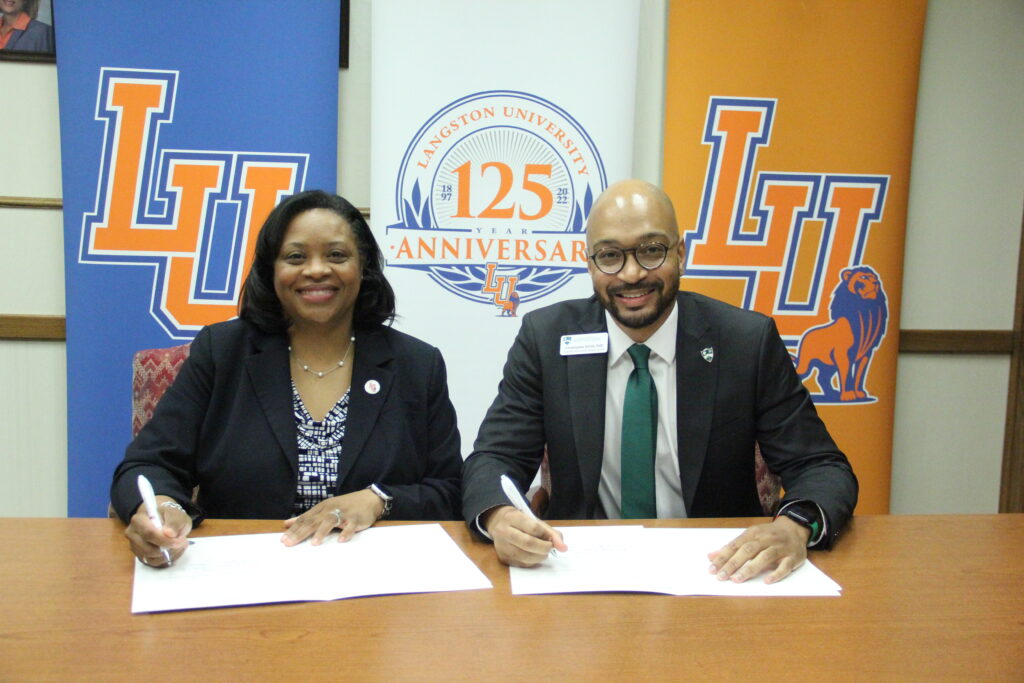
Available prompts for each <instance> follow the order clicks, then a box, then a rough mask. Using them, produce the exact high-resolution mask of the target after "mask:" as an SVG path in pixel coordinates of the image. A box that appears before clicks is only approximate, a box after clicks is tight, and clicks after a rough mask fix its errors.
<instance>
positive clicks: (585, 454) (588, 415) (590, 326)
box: [566, 297, 608, 516]
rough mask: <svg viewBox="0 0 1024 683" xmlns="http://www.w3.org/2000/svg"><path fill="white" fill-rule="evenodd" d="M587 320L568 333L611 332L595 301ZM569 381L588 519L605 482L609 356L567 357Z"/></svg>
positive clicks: (593, 299)
mask: <svg viewBox="0 0 1024 683" xmlns="http://www.w3.org/2000/svg"><path fill="white" fill-rule="evenodd" d="M591 301H592V304H593V305H591V306H590V307H589V308H588V312H587V315H586V317H584V318H583V319H581V320H580V321H579V325H578V329H575V330H573V329H569V330H568V331H567V332H566V333H567V334H588V333H591V332H607V331H608V328H607V327H606V324H605V317H604V309H603V308H602V307H601V305H600V303H598V302H597V299H596V297H595V298H592V299H591ZM566 365H567V373H568V378H569V396H568V400H569V415H570V418H571V419H572V433H573V441H574V443H575V444H576V447H577V452H576V457H577V459H578V461H579V468H580V476H581V477H582V479H583V492H584V497H585V499H586V501H585V502H586V507H587V514H588V516H592V514H593V511H594V507H595V505H596V503H597V489H598V485H599V484H600V481H601V462H602V460H603V459H604V400H605V388H606V386H607V383H608V354H607V353H603V354H602V353H595V354H588V355H581V356H567V357H566Z"/></svg>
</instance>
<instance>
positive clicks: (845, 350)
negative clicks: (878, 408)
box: [796, 266, 889, 401]
mask: <svg viewBox="0 0 1024 683" xmlns="http://www.w3.org/2000/svg"><path fill="white" fill-rule="evenodd" d="M829 313H830V314H831V316H832V322H830V323H828V324H827V325H821V326H819V327H812V328H811V329H809V330H807V332H805V333H804V336H803V338H802V339H801V340H800V350H799V352H798V353H797V362H796V372H797V374H798V375H800V379H807V377H809V376H810V374H811V373H812V372H813V371H814V370H817V371H818V385H819V386H820V387H821V391H822V399H823V400H824V401H835V400H836V399H838V400H839V401H865V400H869V398H870V397H869V396H868V394H867V392H866V391H864V379H865V378H866V377H867V374H868V365H869V364H870V363H871V355H872V354H873V353H874V352H875V349H877V348H878V346H879V344H881V343H882V337H883V336H885V326H886V323H887V322H888V321H889V306H888V304H887V303H886V300H885V292H884V291H882V281H881V280H880V279H879V277H878V273H876V272H875V271H874V270H873V269H871V268H869V267H867V266H855V267H853V268H847V269H845V270H843V271H842V272H841V273H840V280H839V284H838V285H836V288H835V291H834V292H832V303H831V304H830V305H829Z"/></svg>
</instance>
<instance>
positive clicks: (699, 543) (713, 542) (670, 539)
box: [644, 529, 842, 596]
mask: <svg viewBox="0 0 1024 683" xmlns="http://www.w3.org/2000/svg"><path fill="white" fill-rule="evenodd" d="M743 531H744V530H743V529H644V533H645V536H646V540H647V542H648V543H650V544H651V545H652V547H653V548H655V550H652V551H651V552H656V553H658V554H660V556H661V560H660V564H659V565H658V566H659V567H660V568H662V569H664V570H665V571H664V573H663V575H662V577H661V581H663V582H664V583H663V585H664V587H665V590H664V591H659V592H665V593H671V594H673V595H746V596H772V595H778V596H783V595H786V596H839V594H840V591H841V590H842V588H841V587H840V585H839V584H838V583H836V582H835V581H833V580H832V579H830V578H829V577H828V576H827V575H826V574H825V573H824V572H823V571H821V570H820V569H818V568H817V567H815V566H814V565H813V564H811V562H810V560H808V561H806V562H804V563H803V564H802V565H801V566H800V567H799V568H798V569H797V570H796V571H794V572H792V573H790V574H789V576H787V577H786V578H784V579H783V580H782V581H778V582H776V583H765V582H764V577H765V576H767V575H768V574H767V572H766V573H763V574H761V575H759V576H755V577H753V578H750V579H747V580H746V581H744V582H743V583H733V582H732V581H720V580H719V579H718V577H717V576H715V575H714V574H712V573H711V572H710V571H709V569H710V567H711V561H710V560H709V559H708V553H710V552H712V551H714V550H718V549H719V548H721V547H722V546H724V545H725V544H726V543H728V542H729V541H731V540H732V539H734V538H736V537H737V536H739V535H740V534H741V533H743Z"/></svg>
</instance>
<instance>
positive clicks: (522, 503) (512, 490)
mask: <svg viewBox="0 0 1024 683" xmlns="http://www.w3.org/2000/svg"><path fill="white" fill-rule="evenodd" d="M501 490H502V491H504V492H505V496H506V497H508V500H509V502H510V503H512V507H514V508H515V509H516V510H519V511H520V512H522V513H523V514H525V515H527V516H528V517H530V518H531V519H537V515H535V514H533V510H531V509H530V506H529V505H528V504H527V502H526V499H525V498H523V494H521V493H519V489H518V488H516V485H515V484H514V483H513V482H512V480H511V479H509V476H508V475H507V474H503V475H501ZM551 557H558V551H557V550H555V549H554V548H552V549H551Z"/></svg>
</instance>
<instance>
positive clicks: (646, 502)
mask: <svg viewBox="0 0 1024 683" xmlns="http://www.w3.org/2000/svg"><path fill="white" fill-rule="evenodd" d="M627 352H628V353H629V356H630V358H632V359H633V366H634V367H633V372H632V373H630V375H629V379H628V380H627V381H626V398H625V400H624V401H623V403H622V518H623V519H653V518H655V517H657V516H658V508H657V505H656V504H655V493H654V449H655V447H656V446H657V443H658V392H657V390H656V389H655V388H654V380H653V379H652V378H651V372H650V370H648V368H647V357H648V356H650V355H651V350H650V349H649V348H648V347H646V346H644V345H643V344H633V345H632V346H630V347H629V349H627Z"/></svg>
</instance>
